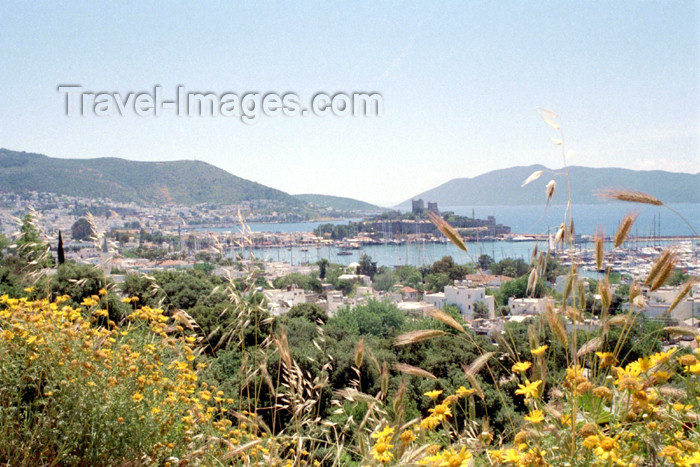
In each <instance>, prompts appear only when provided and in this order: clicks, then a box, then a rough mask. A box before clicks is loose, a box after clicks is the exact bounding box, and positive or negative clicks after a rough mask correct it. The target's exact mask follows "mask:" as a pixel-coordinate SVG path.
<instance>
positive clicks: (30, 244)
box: [17, 212, 53, 267]
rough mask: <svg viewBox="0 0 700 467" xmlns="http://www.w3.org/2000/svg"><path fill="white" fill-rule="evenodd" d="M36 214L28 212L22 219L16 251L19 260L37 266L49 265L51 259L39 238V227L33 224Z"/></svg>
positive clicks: (46, 247)
mask: <svg viewBox="0 0 700 467" xmlns="http://www.w3.org/2000/svg"><path fill="white" fill-rule="evenodd" d="M35 221H36V214H35V213H33V212H30V213H28V214H27V215H25V216H24V218H23V219H22V226H21V227H20V236H19V239H17V251H18V256H19V257H20V259H21V260H23V261H24V262H26V263H27V264H33V265H36V266H38V267H47V266H50V265H51V263H52V262H53V260H52V259H51V257H50V255H48V254H47V251H48V246H47V245H46V244H44V242H43V241H42V240H41V234H40V232H39V229H37V228H36V226H35Z"/></svg>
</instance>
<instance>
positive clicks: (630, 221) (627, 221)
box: [615, 211, 639, 248]
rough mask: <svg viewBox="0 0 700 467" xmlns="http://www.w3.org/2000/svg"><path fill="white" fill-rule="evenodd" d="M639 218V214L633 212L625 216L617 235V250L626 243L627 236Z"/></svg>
mask: <svg viewBox="0 0 700 467" xmlns="http://www.w3.org/2000/svg"><path fill="white" fill-rule="evenodd" d="M637 217H639V213H638V212H634V211H633V212H628V213H627V214H625V217H623V218H622V220H621V221H620V225H619V226H618V228H617V232H616V233H615V248H617V247H619V246H620V245H622V244H623V243H625V241H626V240H627V236H628V235H629V233H630V230H631V229H632V225H634V222H635V221H636V220H637Z"/></svg>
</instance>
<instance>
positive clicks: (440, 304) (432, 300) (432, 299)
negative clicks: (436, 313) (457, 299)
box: [423, 292, 445, 310]
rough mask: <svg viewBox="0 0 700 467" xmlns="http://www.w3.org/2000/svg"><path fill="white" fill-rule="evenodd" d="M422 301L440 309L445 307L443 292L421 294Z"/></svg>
mask: <svg viewBox="0 0 700 467" xmlns="http://www.w3.org/2000/svg"><path fill="white" fill-rule="evenodd" d="M423 301H424V302H425V303H428V304H430V305H432V306H434V307H435V308H438V309H440V310H442V309H443V308H444V307H445V293H444V292H435V293H426V294H423Z"/></svg>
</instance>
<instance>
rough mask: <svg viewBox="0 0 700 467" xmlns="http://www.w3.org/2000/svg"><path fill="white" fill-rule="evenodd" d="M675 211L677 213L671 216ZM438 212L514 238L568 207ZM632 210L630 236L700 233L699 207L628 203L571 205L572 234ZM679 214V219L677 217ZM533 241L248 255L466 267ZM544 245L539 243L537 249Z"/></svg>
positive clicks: (611, 230)
mask: <svg viewBox="0 0 700 467" xmlns="http://www.w3.org/2000/svg"><path fill="white" fill-rule="evenodd" d="M669 208H671V209H672V210H675V211H676V212H673V211H672V210H671V209H669ZM440 210H441V211H443V212H445V211H453V212H454V213H455V214H459V215H464V216H472V214H473V215H474V216H475V217H476V218H480V219H485V218H487V217H488V216H494V217H495V218H496V222H498V223H500V224H504V225H507V226H509V227H510V228H511V231H512V232H513V233H516V234H522V235H527V234H544V233H548V232H551V233H555V232H556V231H557V229H558V228H559V225H560V224H561V222H562V221H563V220H564V215H565V212H566V206H563V205H554V206H550V207H549V208H547V209H545V207H544V206H475V207H468V206H455V207H449V206H447V207H441V208H440ZM630 211H636V212H637V213H638V214H639V217H638V218H637V221H636V222H635V225H634V226H633V227H632V231H631V232H630V235H631V236H648V237H653V236H656V237H660V236H690V237H693V236H695V237H696V239H697V235H698V234H697V232H698V231H700V204H690V203H687V204H671V205H669V206H668V207H664V206H650V205H638V204H628V203H611V204H594V205H574V206H573V207H572V213H573V219H574V225H575V230H576V233H577V234H581V235H593V234H594V233H595V231H596V229H597V228H599V227H600V228H602V229H603V230H604V232H605V234H606V235H614V234H615V231H616V230H617V227H618V224H619V222H620V220H621V219H622V217H623V216H624V215H625V214H626V213H627V212H630ZM681 216H682V217H681ZM357 220H360V219H344V220H338V221H332V222H298V223H285V224H281V223H280V224H267V223H252V224H248V228H250V230H251V231H253V232H270V233H292V232H311V231H313V230H314V229H315V228H316V227H318V226H319V225H320V224H326V223H333V224H347V223H349V222H350V221H357ZM207 230H209V231H216V232H225V231H231V232H239V231H240V226H237V225H233V226H230V227H221V228H212V229H207ZM535 244H536V242H534V241H524V242H505V241H496V242H494V241H481V242H472V243H468V244H467V250H468V251H467V253H464V252H463V251H461V250H459V249H458V248H457V247H455V246H454V245H452V244H451V243H449V242H448V243H444V244H442V243H412V244H404V245H388V244H386V245H385V244H380V245H366V246H363V247H362V248H360V249H359V250H350V253H351V254H350V255H343V256H341V255H338V254H337V253H338V251H337V249H336V248H334V247H321V248H316V247H309V248H308V250H307V251H303V250H302V248H300V247H293V248H285V247H280V248H260V249H258V248H254V249H251V250H250V252H251V253H253V254H254V255H255V257H256V258H259V259H262V260H269V261H286V262H289V263H291V264H301V263H313V262H316V261H319V260H320V259H322V258H326V259H328V260H329V261H331V262H333V263H339V264H346V265H347V264H350V263H352V262H356V261H359V259H360V257H361V255H362V254H366V255H369V256H371V257H372V260H373V261H376V262H377V264H378V265H379V266H402V265H413V266H420V265H425V264H432V263H433V262H435V261H437V260H439V259H440V258H442V257H443V256H452V257H453V258H454V259H455V261H457V262H459V263H465V262H470V261H476V259H478V258H479V256H480V255H482V254H487V255H489V256H491V257H492V258H494V259H495V260H496V261H498V260H500V259H503V258H508V257H510V258H523V259H527V258H529V257H530V254H531V252H532V249H533V248H534V246H535ZM545 247H546V245H544V244H543V242H540V244H539V248H545Z"/></svg>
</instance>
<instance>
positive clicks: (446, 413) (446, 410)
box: [428, 404, 452, 421]
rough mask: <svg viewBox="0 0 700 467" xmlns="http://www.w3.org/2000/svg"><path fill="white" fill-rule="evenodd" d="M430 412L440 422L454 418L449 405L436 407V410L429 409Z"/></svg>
mask: <svg viewBox="0 0 700 467" xmlns="http://www.w3.org/2000/svg"><path fill="white" fill-rule="evenodd" d="M428 412H430V413H431V414H432V416H433V417H435V418H437V419H438V420H440V421H442V420H444V419H445V417H451V416H452V411H451V410H450V407H449V406H448V405H447V404H438V405H436V406H435V408H432V409H428Z"/></svg>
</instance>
